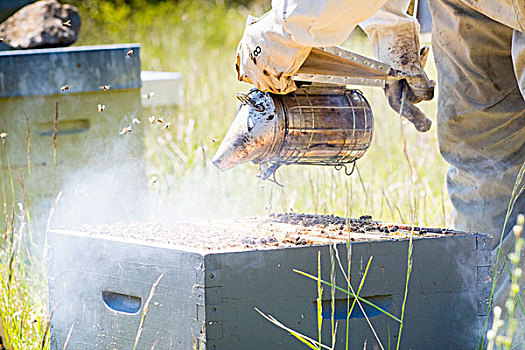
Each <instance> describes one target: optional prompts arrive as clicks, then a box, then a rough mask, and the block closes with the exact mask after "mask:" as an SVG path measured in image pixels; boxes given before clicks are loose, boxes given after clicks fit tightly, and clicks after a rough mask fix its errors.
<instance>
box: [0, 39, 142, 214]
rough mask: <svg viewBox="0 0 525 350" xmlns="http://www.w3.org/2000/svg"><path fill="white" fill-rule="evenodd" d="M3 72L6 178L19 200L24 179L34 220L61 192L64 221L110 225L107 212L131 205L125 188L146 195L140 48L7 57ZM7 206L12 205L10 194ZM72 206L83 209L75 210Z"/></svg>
mask: <svg viewBox="0 0 525 350" xmlns="http://www.w3.org/2000/svg"><path fill="white" fill-rule="evenodd" d="M130 50H132V51H133V53H132V54H131V53H130ZM0 67H1V69H0V110H1V111H2V114H1V115H0V130H1V132H4V133H7V137H6V138H5V139H4V140H3V147H2V180H3V182H4V184H6V185H7V186H8V187H9V183H10V178H11V177H12V178H13V179H14V184H15V186H14V187H15V190H16V194H17V195H16V198H17V199H16V200H17V201H21V198H22V197H21V194H22V193H21V192H22V191H23V190H22V186H21V185H20V184H21V181H20V180H18V181H17V179H23V183H24V187H25V191H26V193H27V194H28V195H29V196H30V201H31V203H32V205H33V206H32V209H33V211H32V213H33V215H34V216H35V215H36V216H42V215H44V216H45V215H47V212H48V210H47V209H48V208H49V207H50V206H51V204H52V202H53V199H54V197H55V196H56V195H57V193H58V192H59V191H61V190H63V191H64V196H63V200H62V204H63V208H65V209H66V210H62V211H60V213H63V215H62V218H63V220H65V221H71V222H79V221H86V220H89V221H108V220H111V219H112V218H111V215H113V213H108V211H107V209H108V208H111V207H113V208H121V209H122V208H125V206H126V202H129V198H130V197H129V195H126V193H128V192H127V189H129V188H133V189H134V191H135V193H144V190H145V183H146V181H145V171H144V161H143V155H144V146H143V132H142V130H143V126H141V125H133V119H134V118H139V119H140V117H141V116H140V114H141V113H140V112H141V96H140V87H141V79H140V48H139V45H137V44H123V45H102V46H90V47H68V48H59V49H39V50H25V51H3V52H0ZM104 85H110V87H109V90H107V91H104V89H103V88H102V86H104ZM57 111H58V123H57V130H56V133H55V131H54V128H55V118H56V115H57ZM26 118H27V121H28V124H27V125H26ZM129 126H132V128H133V131H132V132H131V133H129V134H126V135H121V130H122V129H124V128H126V127H129ZM28 131H29V139H30V152H29V160H28V145H27V143H28V142H27V132H28ZM55 134H56V158H55V149H54V146H53V143H54V141H53V139H54V135H55ZM55 160H56V163H55ZM28 162H30V169H29V167H28ZM9 166H10V169H9ZM82 196H83V197H82ZM3 200H4V201H6V202H7V203H8V207H10V204H9V203H10V202H11V196H7V198H3ZM72 202H76V203H80V202H83V204H82V205H81V206H79V207H76V208H74V209H75V210H74V211H73V207H72V205H71V203H72ZM121 212H122V213H121V215H122V216H123V218H126V217H132V216H134V215H135V213H134V212H133V210H127V209H122V210H121ZM43 220H45V218H44V219H43Z"/></svg>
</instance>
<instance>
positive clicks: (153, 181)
mask: <svg viewBox="0 0 525 350" xmlns="http://www.w3.org/2000/svg"><path fill="white" fill-rule="evenodd" d="M158 181H159V178H158V177H156V176H152V177H151V179H150V180H149V184H150V185H155V184H156V183H157V182H158Z"/></svg>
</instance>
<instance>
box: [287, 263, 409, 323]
mask: <svg viewBox="0 0 525 350" xmlns="http://www.w3.org/2000/svg"><path fill="white" fill-rule="evenodd" d="M293 271H294V272H296V273H298V274H300V275H303V276H305V277H308V278H310V279H313V280H314V281H317V280H318V278H317V277H316V276H313V275H310V274H309V273H307V272H304V271H300V270H296V269H294V270H293ZM321 283H323V284H325V285H327V286H330V285H331V284H330V282H327V281H324V280H321ZM334 288H335V289H337V290H338V291H341V292H343V293H345V294H347V295H349V296H351V297H352V298H357V299H359V301H361V302H363V303H365V304H367V305H369V306H371V307H373V308H374V309H376V310H378V311H380V312H381V313H382V314H384V315H387V316H388V317H390V318H391V319H393V320H395V321H397V322H399V323H401V320H400V319H399V318H397V317H396V316H394V315H392V314H391V313H389V312H388V311H386V310H383V309H382V308H380V307H379V306H377V305H375V304H374V303H372V302H370V301H368V300H366V299H364V298H362V297H360V296H359V295H355V294H354V293H351V292H350V293H349V292H347V290H346V289H343V288H341V287H339V286H334Z"/></svg>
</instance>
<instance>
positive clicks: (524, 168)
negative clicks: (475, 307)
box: [476, 162, 525, 349]
mask: <svg viewBox="0 0 525 350" xmlns="http://www.w3.org/2000/svg"><path fill="white" fill-rule="evenodd" d="M524 176H525V162H523V164H522V165H521V168H520V170H519V171H518V174H517V175H516V181H515V182H514V188H513V189H512V193H511V196H510V199H509V204H508V206H507V212H506V213H505V220H504V221H503V228H502V229H501V236H500V239H499V245H498V248H497V254H496V261H495V262H494V264H493V266H494V271H493V272H492V286H491V288H490V295H489V303H488V304H489V305H488V307H487V316H486V317H485V323H484V325H483V332H482V334H481V337H480V339H479V340H478V344H477V345H476V348H477V349H484V346H485V339H486V332H487V327H488V323H489V316H490V314H491V310H492V301H493V299H494V293H495V292H496V283H497V281H498V278H499V276H500V272H498V269H497V267H498V263H499V260H500V259H501V258H503V259H505V257H504V256H503V254H504V253H503V251H502V250H501V244H502V242H503V236H504V234H505V231H506V230H507V222H508V220H509V218H510V215H511V214H512V210H513V209H514V204H516V201H517V200H518V198H519V196H520V195H521V194H522V193H523V191H524V190H525V185H524V186H523V187H522V188H520V184H521V182H522V180H523V177H524ZM505 264H506V261H505Z"/></svg>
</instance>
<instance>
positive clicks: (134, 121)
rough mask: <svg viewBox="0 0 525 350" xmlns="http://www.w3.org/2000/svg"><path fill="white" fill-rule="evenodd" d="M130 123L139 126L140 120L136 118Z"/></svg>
mask: <svg viewBox="0 0 525 350" xmlns="http://www.w3.org/2000/svg"><path fill="white" fill-rule="evenodd" d="M131 123H133V124H140V120H138V119H137V118H133V120H132V121H131Z"/></svg>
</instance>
